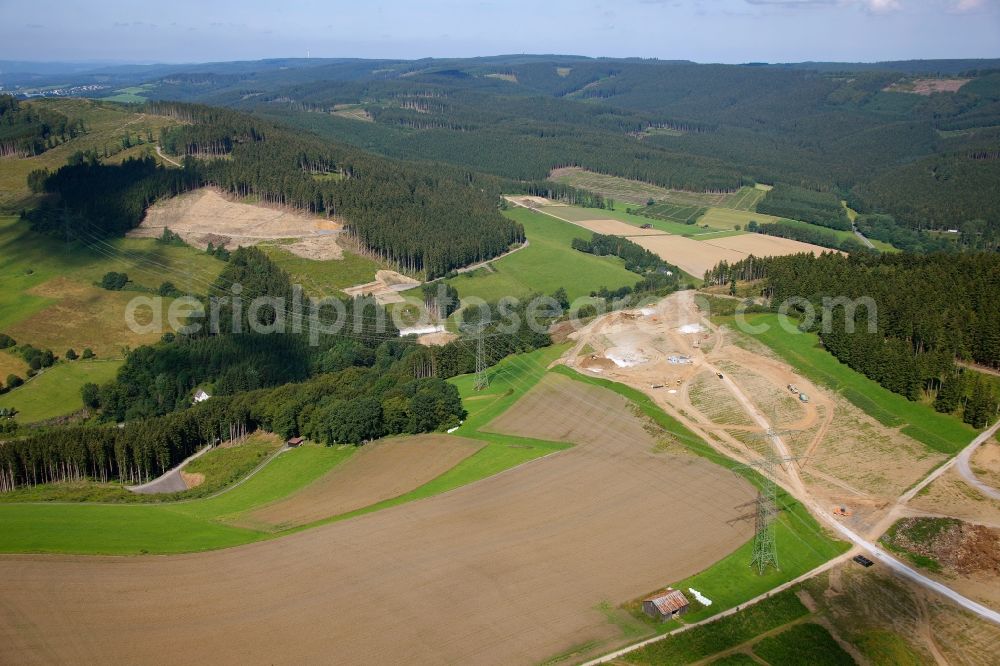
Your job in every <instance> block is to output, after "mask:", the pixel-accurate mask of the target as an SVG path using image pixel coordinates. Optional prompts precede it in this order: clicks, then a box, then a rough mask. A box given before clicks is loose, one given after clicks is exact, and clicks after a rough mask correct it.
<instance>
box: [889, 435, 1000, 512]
mask: <svg viewBox="0 0 1000 666" xmlns="http://www.w3.org/2000/svg"><path fill="white" fill-rule="evenodd" d="M998 429H1000V421H997V422H996V423H994V424H993V426H992V427H991V428H989V429H988V430H984V431H983V432H981V433H979V435H978V436H977V437H976V438H975V439H973V440H972V442H971V443H970V444H969V445H968V446H967V447H965V448H964V449H962V451H961V453H959V454H958V455H957V456H955V457H954V458H952V459H951V460H949V461H948V462H946V463H945V464H943V465H941V466H940V467H938V468H937V469H936V470H934V471H933V472H931V473H930V474H929V475H928V476H927V477H926V478H925V479H924V480H923V481H921V482H920V483H918V484H917V485H915V486H913V487H912V488H910V489H909V490H908V491H906V493H904V494H903V496H902V497H900V498H899V503H900V504H906V503H907V502H909V501H910V500H911V499H913V498H914V497H916V496H917V493H919V492H920V491H921V490H923V489H924V488H926V487H927V486H929V485H930V484H931V483H933V482H934V481H936V480H937V479H938V478H939V477H940V476H941V475H942V474H944V473H945V472H947V471H948V470H949V469H951V468H952V467H953V466H954V465H956V464H957V465H958V473H959V474H961V475H962V476H963V477H964V478H965V480H966V481H968V482H969V483H970V484H972V485H973V486H975V487H976V488H977V489H979V490H980V491H982V492H983V493H984V494H985V495H987V496H989V497H992V498H993V499H1000V492H997V491H996V490H995V489H994V488H991V487H989V486H987V485H986V484H985V483H982V482H981V481H980V480H979V479H977V478H976V477H975V475H974V474H973V473H972V469H971V468H970V467H969V460H971V459H972V454H973V453H975V451H976V449H978V448H979V447H980V446H981V445H982V444H983V443H984V442H985V441H986V440H988V439H989V438H990V437H992V436H993V435H995V434H996V432H997V430H998Z"/></svg>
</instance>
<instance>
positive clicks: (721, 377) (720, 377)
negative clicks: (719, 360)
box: [715, 372, 725, 379]
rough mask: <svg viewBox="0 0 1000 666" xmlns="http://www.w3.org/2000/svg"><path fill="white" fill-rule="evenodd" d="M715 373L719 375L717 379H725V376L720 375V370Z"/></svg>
mask: <svg viewBox="0 0 1000 666" xmlns="http://www.w3.org/2000/svg"><path fill="white" fill-rule="evenodd" d="M715 374H716V375H717V376H718V377H719V379H725V377H723V376H722V373H721V372H717V373H715Z"/></svg>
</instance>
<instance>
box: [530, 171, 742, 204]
mask: <svg viewBox="0 0 1000 666" xmlns="http://www.w3.org/2000/svg"><path fill="white" fill-rule="evenodd" d="M549 179H550V180H554V181H556V182H558V183H566V184H568V185H572V186H573V187H578V188H580V189H582V190H587V191H589V192H596V193H598V194H602V195H604V196H606V197H611V198H613V199H616V200H618V201H625V202H627V203H632V204H645V203H646V202H647V201H648V200H649V199H653V200H655V201H670V202H671V203H680V204H690V205H697V206H721V205H724V203H725V202H726V201H727V200H728V199H729V198H730V197H731V196H732V195H731V194H728V193H723V192H720V193H715V192H686V191H681V190H669V189H667V188H665V187H660V186H658V185H652V184H650V183H644V182H642V181H638V180H630V179H628V178H621V177H620V176H608V175H605V174H601V173H594V172H592V171H587V170H585V169H581V168H580V167H564V168H561V169H553V170H552V172H551V173H550V174H549Z"/></svg>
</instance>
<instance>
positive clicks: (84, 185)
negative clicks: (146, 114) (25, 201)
mask: <svg viewBox="0 0 1000 666" xmlns="http://www.w3.org/2000/svg"><path fill="white" fill-rule="evenodd" d="M149 111H150V112H151V113H159V114H162V115H169V116H172V117H176V118H178V119H180V120H183V121H185V122H188V123H191V124H185V125H180V126H178V127H176V128H171V129H167V130H165V131H164V134H163V136H162V137H161V141H162V143H163V144H164V145H167V146H170V147H173V148H174V149H175V150H179V151H180V152H181V154H182V155H184V156H185V160H184V168H183V169H173V168H165V167H161V166H158V165H157V164H156V162H155V160H153V158H151V157H147V158H139V159H131V158H130V159H127V160H125V161H124V162H122V164H120V165H110V164H102V163H101V162H100V160H99V159H98V158H97V157H96V156H89V157H88V158H87V159H85V160H83V161H81V162H79V163H74V164H67V165H66V166H64V167H62V168H60V169H59V170H57V171H56V172H54V173H52V174H48V175H45V176H44V178H43V179H42V181H43V188H44V190H45V191H46V192H48V193H51V194H55V195H57V198H56V200H55V201H51V202H47V203H46V204H45V205H44V206H42V207H40V208H38V209H36V210H34V211H30V212H29V213H27V217H28V219H30V220H31V221H32V223H33V225H34V227H35V228H36V229H37V230H39V231H42V232H49V233H55V234H66V233H71V232H72V231H73V228H74V227H78V226H79V227H82V228H83V230H84V231H86V232H87V233H89V234H97V235H121V234H124V233H125V232H126V231H128V230H129V229H132V228H134V227H135V226H137V225H138V224H139V222H140V221H141V220H142V217H143V215H144V213H145V210H146V209H147V208H148V207H149V206H150V205H152V204H153V203H154V202H155V201H156V200H157V199H159V198H161V197H168V196H173V195H176V194H178V193H180V192H183V191H185V190H189V189H192V188H194V187H199V186H202V185H214V186H217V187H219V188H220V189H222V190H224V191H227V192H230V193H231V194H233V195H235V196H239V197H254V198H256V199H257V200H259V201H263V202H266V203H269V204H273V205H279V206H291V207H294V208H299V209H302V210H305V211H308V212H310V213H314V214H323V215H329V216H337V217H339V218H343V219H344V220H345V223H346V230H347V232H348V233H349V234H350V235H351V236H353V237H354V238H355V239H356V241H357V242H358V244H359V245H360V246H361V247H362V248H364V249H365V250H366V251H367V252H369V253H371V254H373V255H375V256H377V257H379V258H381V259H384V260H386V261H389V262H391V263H393V264H395V265H397V266H398V267H400V268H401V269H402V270H404V271H409V272H414V273H422V274H423V275H425V276H426V277H428V278H434V277H439V276H441V275H444V274H445V273H447V272H448V271H450V270H452V269H454V268H459V267H461V266H464V265H467V264H470V263H475V262H477V261H483V260H486V259H490V258H492V257H494V256H497V255H499V254H502V253H504V252H506V251H507V249H509V247H510V246H511V245H512V244H514V243H519V242H522V241H523V240H524V231H523V229H521V228H520V226H519V225H517V224H516V223H514V222H512V221H510V220H509V219H507V218H505V217H504V216H502V215H501V214H500V212H499V203H498V202H499V188H498V187H497V186H496V183H493V182H490V183H478V182H477V181H476V180H475V179H474V178H473V177H472V176H471V175H468V174H466V175H464V177H463V178H461V179H460V178H459V177H455V176H454V175H453V174H452V173H450V172H447V171H445V172H441V171H439V170H428V169H420V168H417V167H415V166H411V165H407V164H404V163H400V162H394V161H391V160H386V159H384V158H379V157H375V156H372V155H370V154H367V153H364V152H362V151H358V150H356V149H353V148H348V147H343V146H337V145H335V144H330V143H329V142H326V141H322V140H320V139H317V138H312V137H308V136H306V137H303V136H301V135H297V134H294V133H292V132H289V131H287V130H282V129H280V128H277V127H275V126H273V125H271V124H269V123H266V122H264V121H259V120H256V119H252V118H250V117H248V116H246V115H244V114H240V113H236V112H231V111H227V110H225V109H212V108H209V107H201V106H191V105H182V104H165V103H164V104H155V105H150V108H149ZM196 156H197V157H196ZM205 157H207V158H208V159H204V158H205ZM318 174H335V175H336V176H337V177H336V178H332V179H330V178H323V179H318V178H316V177H315V176H316V175H318ZM477 184H480V185H483V186H482V187H476V185H477ZM487 185H489V186H490V187H489V188H488V189H487V187H486V186H487Z"/></svg>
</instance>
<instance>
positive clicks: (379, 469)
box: [240, 435, 483, 530]
mask: <svg viewBox="0 0 1000 666" xmlns="http://www.w3.org/2000/svg"><path fill="white" fill-rule="evenodd" d="M482 447H483V442H479V441H476V440H473V439H465V438H463V437H453V436H450V435H418V436H414V437H397V438H393V439H386V440H381V441H378V442H374V443H372V444H367V445H365V446H363V447H361V449H360V450H359V451H358V452H357V453H355V454H354V455H353V456H351V458H350V459H349V460H348V461H347V462H345V463H343V464H342V465H338V466H337V467H335V468H334V469H333V470H331V471H330V472H328V473H327V474H326V475H325V476H323V477H321V478H319V479H318V480H316V481H315V482H314V483H312V484H310V485H309V486H306V487H305V488H303V489H302V490H301V491H299V492H298V493H295V494H294V495H292V496H291V497H288V498H286V499H283V500H281V501H279V502H276V503H274V504H271V505H269V506H265V507H263V508H261V509H258V510H257V511H254V512H253V513H251V514H249V515H248V516H246V517H245V518H241V520H240V523H241V524H246V526H247V527H252V528H254V529H269V528H270V529H276V530H283V529H287V528H290V527H295V526H298V525H306V524H308V523H312V522H315V521H317V520H322V519H324V518H329V517H331V516H339V515H340V514H343V513H349V512H351V511H354V510H356V509H362V508H364V507H366V506H371V505H372V504H377V503H378V502H381V501H383V500H387V499H392V498H393V497H398V496H399V495H402V494H403V493H406V492H409V491H410V490H413V489H414V488H417V487H419V486H422V485H423V484H425V483H427V482H428V481H430V480H431V479H433V478H435V477H437V476H439V475H440V474H443V473H444V472H446V471H448V470H449V469H451V468H452V467H454V466H455V465H457V464H458V463H459V462H461V461H462V460H464V459H465V458H467V457H469V456H470V455H472V454H473V453H475V452H476V451H478V450H479V449H480V448H482Z"/></svg>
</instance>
